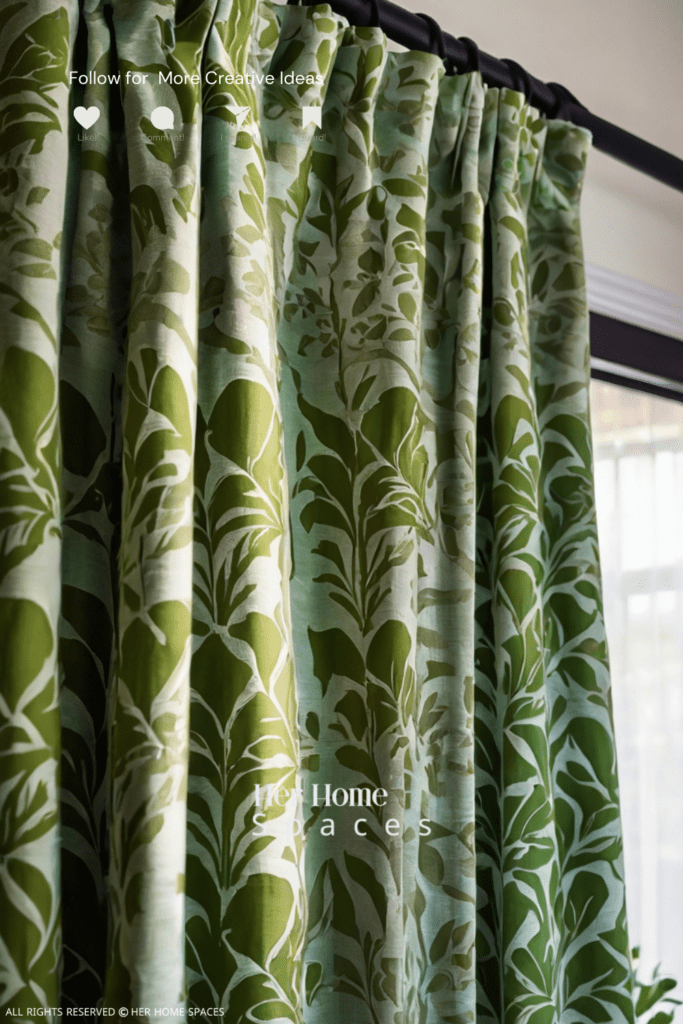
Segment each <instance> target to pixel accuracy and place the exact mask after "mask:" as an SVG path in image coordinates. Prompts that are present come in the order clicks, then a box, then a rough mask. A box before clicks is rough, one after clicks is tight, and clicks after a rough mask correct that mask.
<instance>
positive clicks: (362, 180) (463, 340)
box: [0, 0, 634, 1024]
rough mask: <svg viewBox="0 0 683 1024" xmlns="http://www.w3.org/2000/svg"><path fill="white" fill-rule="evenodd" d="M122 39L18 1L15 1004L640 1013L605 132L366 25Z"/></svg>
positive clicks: (0, 719)
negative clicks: (603, 369) (620, 688)
mask: <svg viewBox="0 0 683 1024" xmlns="http://www.w3.org/2000/svg"><path fill="white" fill-rule="evenodd" d="M84 20H85V25H86V26H87V32H85V30H84V28H81V30H80V31H79V19H78V5H77V3H76V0H39V2H36V0H14V2H9V3H5V4H4V5H3V6H2V7H1V8H0V68H1V70H0V76H1V82H0V252H1V259H2V276H1V279H0V325H1V328H2V330H1V334H0V360H1V361H0V682H1V691H0V693H1V695H0V1011H1V1012H2V1014H3V1015H5V1014H9V1013H11V1014H12V1015H13V1017H14V1018H15V1019H23V1020H31V1019H35V1016H36V1011H37V1010H39V1009H40V1008H47V1007H52V1008H56V1007H61V1008H62V1009H63V1014H64V1015H66V1014H67V1011H68V1010H69V1009H73V1008H79V1007H80V1008H97V1007H100V1008H102V1007H104V1008H110V1009H111V1010H112V1013H113V1012H114V1011H116V1014H115V1015H118V1010H119V1009H122V1010H123V1014H124V1015H125V1013H126V1011H127V1010H133V1009H137V1008H143V1009H145V1008H147V1009H149V1010H150V1015H151V1017H153V1016H154V1015H155V1012H157V1011H163V1013H164V1014H166V1015H167V1016H168V1015H174V1016H176V1017H177V1016H179V1015H182V1014H183V1013H185V1014H186V1016H187V1017H188V1018H189V1017H190V1016H195V1017H200V1016H202V1018H203V1019H208V1018H209V1017H212V1019H216V1015H217V1014H219V1013H220V1014H221V1015H222V1018H223V1019H224V1020H225V1021H226V1022H229V1024H247V1022H257V1021H274V1022H278V1024H285V1022H288V1024H344V1022H348V1024H441V1022H444V1024H445V1022H448V1024H467V1022H473V1024H474V1022H476V1024H494V1022H495V1024H503V1022H505V1024H513V1022H514V1024H522V1022H523V1024H551V1022H553V1024H555V1022H557V1024H559V1022H562V1024H584V1022H585V1024H602V1022H611V1024H631V1022H633V1019H634V1012H633V1000H632V995H631V988H632V980H631V965H630V961H629V956H628V936H627V923H626V913H625V901H624V883H623V859H622V841H621V829H620V817H619V801H618V789H617V771H616V758H615V749H614V737H613V727H612V715H611V702H610V688H609V673H608V661H607V651H606V644H605V632H604V624H603V615H602V607H601V591H600V570H599V558H598V547H597V534H596V525H595V503H594V494H593V475H592V450H591V437H590V430H589V415H588V380H589V369H588V321H587V311H586V297H585V289H584V274H583V256H582V245H581V233H580V221H579V199H580V193H581V186H582V180H583V176H584V172H585V168H586V159H587V155H588V152H589V148H590V135H589V134H588V133H587V132H586V131H584V130H582V129H580V128H577V127H575V126H572V125H570V124H568V123H565V122H561V121H553V120H550V119H547V118H545V117H543V116H540V115H539V113H538V111H537V110H534V109H533V108H530V107H529V105H528V104H526V103H525V102H524V97H523V96H522V95H521V94H520V93H518V92H515V91H512V90H507V89H501V90H499V89H495V88H489V87H487V86H485V85H484V84H483V82H482V79H481V76H480V75H479V74H478V73H472V74H466V75H456V76H453V77H448V76H446V75H445V72H444V68H443V65H442V63H441V62H440V60H439V59H438V57H437V56H435V55H432V54H429V53H421V52H402V53H395V52H392V51H390V50H388V48H387V40H386V37H385V36H384V35H383V33H382V32H381V31H380V30H379V29H376V28H356V27H353V26H351V25H349V23H348V21H347V20H345V19H344V18H343V17H340V16H339V15H336V14H335V13H334V12H333V11H332V9H331V8H330V7H329V6H328V5H327V4H322V5H320V6H316V7H297V6H280V5H278V4H275V3H272V2H270V0H260V2H256V0H241V2H240V0H150V2H145V3H139V2H133V0H109V2H107V3H105V2H103V0H85V12H84ZM74 70H75V71H78V72H79V73H80V74H82V75H84V76H86V78H87V79H88V84H85V85H84V84H79V83H78V81H76V82H75V83H73V84H71V72H72V71H74ZM169 73H171V75H172V78H171V80H168V75H169ZM267 74H270V75H272V76H273V79H274V81H273V82H270V83H269V82H267V81H266V80H265V77H264V76H265V75H267ZM135 75H137V76H138V84H135V81H134V76H135ZM160 75H161V76H162V77H161V78H160ZM108 76H112V77H113V78H114V84H112V85H110V84H107V79H108ZM116 76H119V78H120V84H116V81H117V77H116ZM145 76H146V78H145ZM164 76H165V77H164ZM296 76H299V77H300V81H299V82H297V81H296ZM194 78H196V79H197V80H198V82H199V84H197V81H194V80H193V79H194ZM230 78H232V81H231V80H230ZM100 79H104V81H100ZM160 105H161V106H166V107H168V108H169V109H170V110H171V111H172V112H173V116H174V123H175V128H174V129H173V130H170V129H169V130H167V131H163V130H158V129H157V128H155V127H154V125H153V123H152V121H151V119H150V118H151V112H152V111H153V110H154V108H156V107H158V106H160ZM304 105H307V106H313V107H321V108H322V123H321V127H320V128H318V127H316V125H315V124H314V123H310V124H307V125H306V127H303V126H302V107H303V106H304ZM78 106H83V107H85V108H86V109H90V108H92V107H95V108H96V110H97V111H99V119H98V120H97V121H96V122H95V124H94V125H92V126H91V127H90V128H89V129H88V130H86V129H84V128H81V127H79V126H78V125H77V123H76V122H75V120H74V119H73V116H72V115H73V110H74V108H75V107H78ZM240 107H242V108H244V107H247V108H248V112H247V115H246V117H245V118H244V121H243V123H242V124H238V123H237V117H236V115H235V114H234V113H233V112H232V111H231V108H233V109H236V108H240ZM316 786H317V790H315V789H314V787H316ZM328 786H329V789H326V787H328ZM269 787H270V788H269ZM326 793H327V794H332V798H331V799H330V801H329V805H326V803H325V794H326ZM359 793H360V794H361V795H362V794H366V795H367V796H369V797H370V798H371V799H370V806H362V807H358V806H351V803H352V800H353V796H354V794H355V797H356V798H357V797H358V794H359ZM382 793H384V796H382V795H381V794H382ZM299 794H301V796H299ZM335 794H336V796H335ZM315 796H317V801H316V803H315V805H314V797H315ZM347 798H348V799H347ZM335 801H336V802H335ZM363 833H364V834H363ZM55 1012H56V1011H55Z"/></svg>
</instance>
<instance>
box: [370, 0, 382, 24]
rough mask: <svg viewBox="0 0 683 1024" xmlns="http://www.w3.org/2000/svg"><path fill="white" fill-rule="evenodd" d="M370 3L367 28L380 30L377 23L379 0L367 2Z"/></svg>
mask: <svg viewBox="0 0 683 1024" xmlns="http://www.w3.org/2000/svg"><path fill="white" fill-rule="evenodd" d="M369 2H370V21H369V22H368V27H369V28H381V27H382V26H381V25H380V23H379V0H369Z"/></svg>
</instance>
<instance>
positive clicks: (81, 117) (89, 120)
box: [74, 107, 100, 131]
mask: <svg viewBox="0 0 683 1024" xmlns="http://www.w3.org/2000/svg"><path fill="white" fill-rule="evenodd" d="M99 116H100V112H99V110H98V109H97V107H88V108H87V109H86V108H85V107H76V109H75V110H74V118H75V119H76V121H78V123H79V124H80V126H81V128H85V129H86V131H87V130H88V128H92V126H93V125H94V124H95V121H97V120H98V118H99Z"/></svg>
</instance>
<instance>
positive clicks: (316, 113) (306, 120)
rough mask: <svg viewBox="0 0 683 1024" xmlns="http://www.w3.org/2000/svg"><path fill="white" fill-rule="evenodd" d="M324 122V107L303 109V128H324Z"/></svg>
mask: <svg viewBox="0 0 683 1024" xmlns="http://www.w3.org/2000/svg"><path fill="white" fill-rule="evenodd" d="M322 120H323V108H322V107H302V108H301V127H302V128H306V127H307V126H308V125H309V124H314V125H317V127H318V128H322Z"/></svg>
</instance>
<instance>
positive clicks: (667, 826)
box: [591, 338, 683, 1022]
mask: <svg viewBox="0 0 683 1024" xmlns="http://www.w3.org/2000/svg"><path fill="white" fill-rule="evenodd" d="M667 341H670V342H671V343H672V344H677V345H683V343H682V342H680V341H675V340H674V339H667ZM591 347H592V348H593V338H591ZM680 353H681V355H680V361H681V364H683V347H681V349H680ZM611 369H612V370H614V368H611ZM594 376H595V373H594ZM605 376H607V379H612V380H615V379H617V378H616V377H615V376H614V374H613V373H609V374H606V375H605ZM657 392H658V393H657ZM665 393H667V391H666V388H664V389H655V393H652V391H651V392H650V393H647V392H645V391H642V390H634V388H633V385H632V384H631V386H629V387H625V386H623V385H619V384H617V383H605V382H604V380H602V381H601V380H597V379H594V380H593V381H592V383H591V415H592V421H593V444H594V457H595V476H596V501H597V514H598V530H599V538H600V551H601V560H602V576H603V590H604V602H605V618H606V625H607V636H608V643H609V653H610V662H611V669H612V688H613V689H612V697H613V705H614V719H615V729H616V738H617V757H618V766H619V777H620V790H621V803H622V816H623V826H624V847H625V867H626V885H627V907H628V915H629V932H630V938H631V944H632V946H635V945H639V946H640V947H641V961H640V967H639V971H638V974H639V976H640V977H641V979H647V978H650V977H651V973H652V969H653V968H654V967H655V966H656V965H657V964H658V963H661V965H662V971H663V972H664V973H669V974H671V975H672V976H673V977H674V978H676V980H677V981H678V987H677V988H676V989H675V990H674V992H673V993H672V994H673V995H674V996H677V997H678V998H682V996H681V991H682V990H683V885H682V884H681V882H682V879H683V402H681V401H680V400H679V401H675V400H672V399H671V398H664V397H661V395H662V394H665ZM680 397H683V396H680ZM682 1011H683V1007H679V1008H677V1013H676V1021H677V1022H682V1021H683V1012H682Z"/></svg>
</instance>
